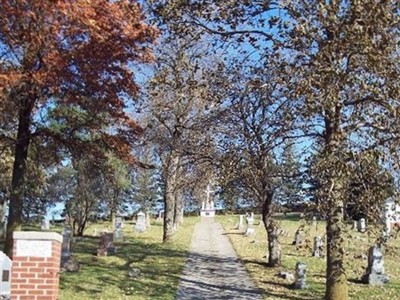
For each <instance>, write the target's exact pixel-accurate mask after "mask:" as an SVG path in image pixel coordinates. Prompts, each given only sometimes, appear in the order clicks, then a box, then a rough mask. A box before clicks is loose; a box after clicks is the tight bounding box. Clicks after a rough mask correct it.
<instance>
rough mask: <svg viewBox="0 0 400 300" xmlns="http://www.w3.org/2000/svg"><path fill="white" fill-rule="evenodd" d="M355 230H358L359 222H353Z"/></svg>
mask: <svg viewBox="0 0 400 300" xmlns="http://www.w3.org/2000/svg"><path fill="white" fill-rule="evenodd" d="M353 230H358V222H357V221H353Z"/></svg>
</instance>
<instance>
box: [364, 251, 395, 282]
mask: <svg viewBox="0 0 400 300" xmlns="http://www.w3.org/2000/svg"><path fill="white" fill-rule="evenodd" d="M383 265H384V260H383V253H382V249H381V247H379V246H377V245H375V246H372V247H371V248H370V249H369V251H368V267H367V270H366V273H365V274H364V276H363V277H362V279H361V280H362V281H363V282H364V283H368V284H370V285H383V284H385V283H387V282H388V281H389V277H388V276H387V275H386V274H385V267H384V266H383Z"/></svg>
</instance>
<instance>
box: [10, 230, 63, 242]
mask: <svg viewBox="0 0 400 300" xmlns="http://www.w3.org/2000/svg"><path fill="white" fill-rule="evenodd" d="M13 239H14V240H35V241H56V242H59V243H62V240H63V237H62V235H61V234H59V233H57V232H48V231H14V232H13Z"/></svg>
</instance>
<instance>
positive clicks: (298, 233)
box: [293, 229, 303, 249]
mask: <svg viewBox="0 0 400 300" xmlns="http://www.w3.org/2000/svg"><path fill="white" fill-rule="evenodd" d="M302 244H303V235H302V234H301V231H300V230H299V229H298V230H297V231H296V233H295V235H294V241H293V245H295V246H296V249H298V248H300V247H301V246H302Z"/></svg>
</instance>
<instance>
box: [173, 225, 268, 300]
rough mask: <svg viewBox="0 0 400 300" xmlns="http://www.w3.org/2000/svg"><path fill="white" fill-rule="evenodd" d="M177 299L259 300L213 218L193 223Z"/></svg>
mask: <svg viewBox="0 0 400 300" xmlns="http://www.w3.org/2000/svg"><path fill="white" fill-rule="evenodd" d="M190 251H191V254H190V255H189V258H188V261H187V263H186V266H185V268H184V270H183V274H182V276H181V282H180V284H179V289H178V293H177V298H176V299H177V300H204V299H233V300H234V299H249V300H250V299H255V300H256V299H262V296H261V291H260V290H259V289H257V288H256V287H255V285H254V283H253V281H252V280H251V279H250V277H249V275H248V273H247V271H246V269H245V268H244V266H243V264H242V263H241V262H240V261H239V260H238V258H237V256H236V253H235V251H234V250H233V247H232V245H231V243H230V241H229V240H228V237H227V236H226V235H224V234H223V229H222V227H221V225H220V224H219V223H214V220H213V218H203V220H202V221H201V222H199V223H197V224H196V226H195V229H194V233H193V238H192V244H191V249H190Z"/></svg>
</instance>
